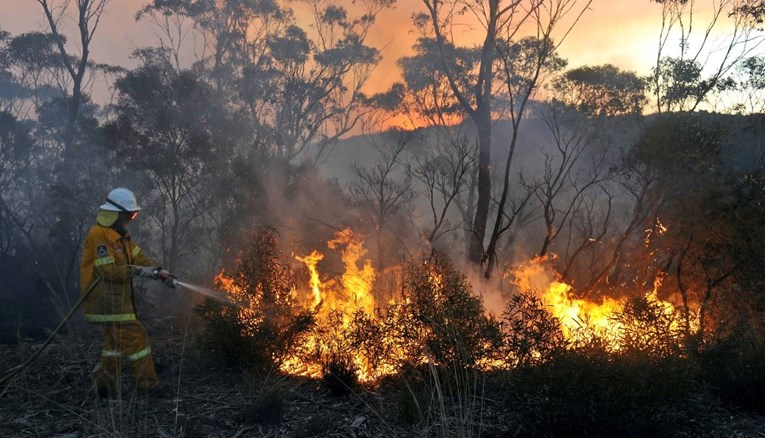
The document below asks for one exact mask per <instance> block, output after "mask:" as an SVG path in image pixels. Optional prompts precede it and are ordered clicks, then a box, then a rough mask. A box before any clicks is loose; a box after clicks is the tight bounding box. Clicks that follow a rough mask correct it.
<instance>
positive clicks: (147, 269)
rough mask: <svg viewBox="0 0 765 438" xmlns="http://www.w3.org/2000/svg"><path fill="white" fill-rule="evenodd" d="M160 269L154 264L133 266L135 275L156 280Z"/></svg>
mask: <svg viewBox="0 0 765 438" xmlns="http://www.w3.org/2000/svg"><path fill="white" fill-rule="evenodd" d="M160 269H161V268H158V267H154V266H135V267H133V275H135V276H136V277H143V278H150V279H152V280H154V279H156V278H157V272H158V271H159V270H160Z"/></svg>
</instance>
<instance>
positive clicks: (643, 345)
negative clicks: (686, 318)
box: [614, 296, 685, 358]
mask: <svg viewBox="0 0 765 438" xmlns="http://www.w3.org/2000/svg"><path fill="white" fill-rule="evenodd" d="M614 321H615V322H616V323H617V325H618V326H619V327H620V330H619V331H618V338H619V345H620V346H621V347H622V348H623V349H624V350H625V351H635V352H640V353H643V354H646V355H650V356H655V357H664V358H668V357H680V356H681V355H682V341H683V340H684V339H685V336H684V335H683V329H682V319H681V315H680V312H679V311H677V310H676V309H675V308H674V307H671V306H668V305H667V304H666V303H664V302H662V301H658V300H652V299H649V297H646V296H641V297H632V298H629V299H627V300H626V301H625V303H624V307H623V308H622V310H621V311H620V312H617V313H616V314H615V315H614Z"/></svg>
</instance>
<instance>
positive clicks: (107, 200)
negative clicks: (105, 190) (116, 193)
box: [106, 198, 130, 214]
mask: <svg viewBox="0 0 765 438" xmlns="http://www.w3.org/2000/svg"><path fill="white" fill-rule="evenodd" d="M106 202H108V203H109V204H112V205H113V206H115V207H117V208H119V209H120V210H122V211H124V212H125V213H127V214H130V211H128V209H127V208H125V207H123V206H121V205H119V204H117V203H116V202H114V201H112V200H111V199H109V198H106Z"/></svg>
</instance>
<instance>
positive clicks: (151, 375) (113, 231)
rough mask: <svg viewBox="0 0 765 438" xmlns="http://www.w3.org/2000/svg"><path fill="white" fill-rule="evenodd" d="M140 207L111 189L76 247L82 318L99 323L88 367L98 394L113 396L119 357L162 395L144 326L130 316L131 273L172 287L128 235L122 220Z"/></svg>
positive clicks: (142, 384)
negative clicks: (95, 355)
mask: <svg viewBox="0 0 765 438" xmlns="http://www.w3.org/2000/svg"><path fill="white" fill-rule="evenodd" d="M140 210H141V207H139V206H138V203H137V202H136V198H135V195H134V194H133V192H131V191H130V190H128V189H124V188H117V189H114V190H112V191H111V192H110V193H109V196H107V198H106V203H104V204H103V205H101V207H100V211H99V213H98V216H97V217H96V224H95V225H93V226H92V227H91V228H90V231H89V232H88V236H87V238H86V239H85V245H84V248H83V251H82V266H81V271H80V291H81V293H83V294H86V293H87V294H88V296H87V297H86V298H85V301H84V302H83V305H82V306H83V312H84V314H85V320H86V321H87V322H90V323H94V324H99V325H101V326H102V327H103V332H104V346H103V350H102V351H101V358H100V361H99V363H98V365H97V366H96V369H95V371H94V374H95V375H94V380H95V389H96V391H97V392H98V394H99V396H102V397H106V396H116V395H117V394H119V389H120V373H121V371H122V365H123V361H127V362H128V364H129V365H130V374H131V377H132V379H133V382H134V383H135V386H136V388H137V389H138V390H140V391H145V392H147V393H162V394H164V393H166V392H167V391H166V390H165V389H166V388H164V387H162V386H160V385H159V379H158V378H157V373H156V371H155V370H154V362H153V361H152V357H151V348H150V346H149V338H148V336H147V334H146V329H144V327H143V325H142V324H141V323H140V322H139V321H138V319H137V317H136V309H135V299H134V290H133V277H134V276H138V277H144V278H150V279H158V280H162V281H163V282H164V283H165V285H167V286H168V287H174V285H175V283H174V279H175V277H173V276H172V275H171V274H170V273H169V272H167V271H165V270H164V269H162V268H161V267H159V265H158V264H157V263H156V262H155V261H154V260H153V259H151V258H150V257H148V256H147V255H145V254H144V253H143V251H142V250H141V248H140V247H139V246H138V245H136V244H135V242H133V240H132V239H131V237H130V234H128V224H129V223H130V222H131V221H132V220H134V219H135V218H136V216H137V215H138V212H139V211H140Z"/></svg>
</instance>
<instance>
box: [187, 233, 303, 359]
mask: <svg viewBox="0 0 765 438" xmlns="http://www.w3.org/2000/svg"><path fill="white" fill-rule="evenodd" d="M292 278H293V277H292V273H291V270H290V268H289V266H288V265H286V264H284V263H282V261H281V260H280V258H279V251H278V249H277V242H276V231H275V230H274V229H273V228H263V229H261V230H260V231H258V233H257V234H256V235H255V238H254V239H253V241H252V242H251V243H250V245H249V248H248V250H247V252H246V253H245V254H244V255H243V257H242V261H241V264H240V266H239V269H238V271H237V274H236V275H235V276H234V277H233V279H224V278H223V277H222V276H219V278H218V281H219V282H221V283H222V284H221V285H222V286H223V288H224V289H226V290H227V291H229V294H230V298H231V299H232V300H233V301H234V302H235V305H234V306H230V305H221V304H219V303H217V302H211V301H209V300H208V301H206V302H204V303H203V304H202V305H200V306H199V307H198V308H197V309H196V311H197V313H198V314H199V315H200V316H201V317H202V319H203V320H204V321H205V323H206V328H205V331H204V332H203V333H202V335H201V339H200V340H201V342H202V346H203V348H207V349H209V350H208V351H210V352H212V353H215V354H216V355H217V356H218V357H220V358H222V359H224V360H225V362H226V363H228V364H238V365H242V366H244V367H245V368H248V369H250V370H252V371H255V372H270V371H272V370H275V369H277V368H278V367H279V366H280V365H281V363H283V362H284V361H285V360H286V359H287V358H288V357H289V355H290V354H291V352H292V350H293V348H292V347H293V346H294V345H295V344H296V343H297V342H298V340H299V339H300V338H301V337H302V336H303V335H304V334H305V333H306V332H307V331H308V330H309V329H310V328H311V326H312V324H313V314H312V313H311V312H309V311H306V310H303V309H302V308H301V307H300V306H299V305H298V304H297V303H296V301H295V299H294V296H293V293H292V291H293V284H292Z"/></svg>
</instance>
